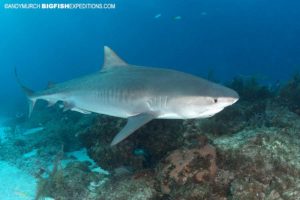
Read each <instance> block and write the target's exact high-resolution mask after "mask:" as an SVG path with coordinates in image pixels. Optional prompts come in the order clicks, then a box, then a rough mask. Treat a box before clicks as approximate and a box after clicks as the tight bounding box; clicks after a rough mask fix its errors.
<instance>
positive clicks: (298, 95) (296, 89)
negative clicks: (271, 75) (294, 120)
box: [279, 73, 300, 115]
mask: <svg viewBox="0 0 300 200" xmlns="http://www.w3.org/2000/svg"><path fill="white" fill-rule="evenodd" d="M279 101H280V103H281V104H282V105H284V106H287V107H288V108H289V109H290V110H291V111H292V112H295V113H297V114H298V115H300V74H299V73H296V74H295V75H294V76H293V78H292V79H291V80H290V81H289V82H288V83H287V84H285V85H284V86H283V87H282V88H281V89H280V91H279Z"/></svg>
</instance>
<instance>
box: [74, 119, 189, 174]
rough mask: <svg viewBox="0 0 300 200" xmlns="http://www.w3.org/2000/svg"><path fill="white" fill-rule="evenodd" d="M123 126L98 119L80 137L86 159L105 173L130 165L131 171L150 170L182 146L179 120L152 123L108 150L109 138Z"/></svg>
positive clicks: (115, 122) (116, 121)
mask: <svg viewBox="0 0 300 200" xmlns="http://www.w3.org/2000/svg"><path fill="white" fill-rule="evenodd" d="M178 122H179V123H178ZM124 123H125V120H124V119H117V118H113V117H108V116H99V117H97V118H96V119H95V122H94V123H93V125H92V126H91V127H90V128H88V129H87V130H86V131H85V132H82V134H80V138H81V140H82V141H83V143H84V145H85V146H86V148H87V149H89V155H90V157H91V158H93V159H94V160H95V161H96V162H97V163H98V164H99V165H101V166H102V167H103V168H104V169H106V170H110V171H113V169H115V168H119V167H123V166H130V167H131V168H132V169H133V170H141V169H144V168H149V167H153V166H155V164H156V163H157V162H158V161H159V160H160V159H161V158H162V157H163V156H164V155H165V153H166V152H168V151H171V150H174V149H176V148H177V147H178V146H181V145H182V144H183V140H184V139H183V135H182V130H183V126H182V122H181V121H177V120H154V121H152V122H150V123H149V124H147V125H145V126H144V127H142V128H141V129H139V130H137V131H136V132H135V133H134V134H133V135H131V136H130V137H129V138H128V139H126V140H125V141H123V142H121V143H120V144H118V145H117V146H115V147H113V148H111V147H110V143H111V141H112V139H113V137H114V136H115V135H116V133H118V131H119V130H120V129H121V128H122V127H123V126H124ZM170 141H172V142H170ZM136 149H142V150H143V151H145V152H147V156H145V155H137V154H135V153H134V152H135V150H136Z"/></svg>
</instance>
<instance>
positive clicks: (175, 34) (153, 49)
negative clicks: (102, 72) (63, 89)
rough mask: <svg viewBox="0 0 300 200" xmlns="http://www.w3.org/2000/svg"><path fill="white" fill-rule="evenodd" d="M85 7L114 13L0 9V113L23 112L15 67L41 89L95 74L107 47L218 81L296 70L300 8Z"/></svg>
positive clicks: (264, 4) (181, 0) (195, 2)
mask: <svg viewBox="0 0 300 200" xmlns="http://www.w3.org/2000/svg"><path fill="white" fill-rule="evenodd" d="M46 2H47V3H48V2H49V3H51V2H52V3H53V2H56V1H46ZM68 2H73V1H64V2H63V3H68ZM76 2H85V1H79V0H77V1H76ZM90 2H96V3H99V2H100V3H115V4H116V9H113V10H20V9H19V10H7V9H4V8H3V5H4V3H16V2H14V1H2V2H1V3H0V5H1V7H0V30H1V31H0V62H1V65H0V83H1V84H0V91H1V96H0V97H1V98H0V114H1V113H3V114H8V115H15V114H17V113H20V112H21V113H22V112H25V110H26V101H25V97H24V95H23V94H22V92H21V90H20V89H19V87H18V85H17V84H16V81H15V79H14V75H13V68H14V67H17V69H18V71H19V74H20V77H21V79H22V81H23V82H24V83H25V84H26V85H28V86H29V87H31V88H33V89H36V90H38V89H43V88H45V87H46V85H47V82H48V81H52V82H61V81H65V80H68V79H72V78H75V77H78V76H81V75H84V74H88V73H92V72H95V71H96V70H99V68H100V67H101V65H102V62H103V46H104V45H108V46H110V47H111V48H112V49H114V50H115V51H116V52H117V53H118V54H119V55H120V56H121V57H122V58H123V59H124V60H126V61H127V62H129V63H132V64H137V65H145V66H159V67H166V68H172V69H177V70H180V71H185V72H189V73H193V74H196V75H199V76H202V77H204V78H206V77H207V76H210V77H212V76H213V78H214V79H215V80H216V81H220V82H223V81H226V80H230V79H231V78H232V77H235V76H238V75H241V76H255V77H258V78H259V80H260V81H263V82H264V83H266V84H275V83H276V82H277V81H278V80H286V79H288V78H289V77H290V76H291V74H292V73H294V72H295V71H297V70H299V69H300V56H299V55H300V48H299V47H300V39H299V35H300V12H299V7H300V1H296V0H289V1H284V2H283V1H282V0H272V1H270V0H244V1H240V0H228V1H220V0H210V1H203V0H172V1H170V0H168V1H159V0H143V1H141V0H130V1H124V0H114V1H90ZM17 3H20V2H17ZM24 3H39V1H30V0H28V1H26V2H24ZM158 14H161V16H160V17H159V18H155V16H156V15H158ZM176 16H181V19H180V20H175V19H174V17H176ZM208 74H209V75H208Z"/></svg>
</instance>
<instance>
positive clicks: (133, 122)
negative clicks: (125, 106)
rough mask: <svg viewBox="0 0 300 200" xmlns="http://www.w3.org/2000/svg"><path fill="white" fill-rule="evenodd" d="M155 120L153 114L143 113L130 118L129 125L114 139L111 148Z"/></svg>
mask: <svg viewBox="0 0 300 200" xmlns="http://www.w3.org/2000/svg"><path fill="white" fill-rule="evenodd" d="M154 118H155V115H154V114H153V113H141V114H138V115H136V116H133V117H129V118H128V121H127V124H126V125H125V127H124V128H123V129H122V130H121V131H120V132H119V133H118V134H117V135H116V136H115V137H114V139H113V141H112V142H111V144H110V146H114V145H116V144H118V143H119V142H121V141H122V140H124V139H126V138H127V137H128V136H129V135H131V134H132V133H133V132H134V131H136V130H137V129H139V128H140V127H141V126H143V125H144V124H146V123H148V122H149V121H151V120H152V119H154Z"/></svg>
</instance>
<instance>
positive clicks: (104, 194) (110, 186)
mask: <svg viewBox="0 0 300 200" xmlns="http://www.w3.org/2000/svg"><path fill="white" fill-rule="evenodd" d="M155 184H156V183H155V180H154V179H153V174H152V173H151V172H139V173H138V174H135V175H133V176H122V177H116V178H112V179H110V180H109V181H107V182H106V183H105V184H103V185H102V186H101V187H99V188H98V189H97V200H125V199H130V200H156V199H160V197H159V196H158V195H159V194H158V192H157V190H156V186H155Z"/></svg>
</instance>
